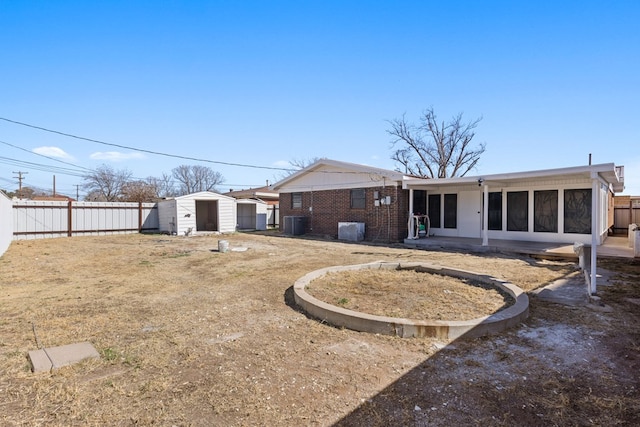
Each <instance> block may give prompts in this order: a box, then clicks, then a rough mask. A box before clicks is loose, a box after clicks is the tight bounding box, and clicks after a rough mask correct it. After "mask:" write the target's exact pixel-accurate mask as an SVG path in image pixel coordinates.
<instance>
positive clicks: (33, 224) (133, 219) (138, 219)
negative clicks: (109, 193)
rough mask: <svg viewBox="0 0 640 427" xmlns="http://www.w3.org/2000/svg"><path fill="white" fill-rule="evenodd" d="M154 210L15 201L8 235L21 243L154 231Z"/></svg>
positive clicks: (119, 205) (132, 205)
mask: <svg viewBox="0 0 640 427" xmlns="http://www.w3.org/2000/svg"><path fill="white" fill-rule="evenodd" d="M10 203H11V202H10ZM156 206H157V205H156V204H155V203H125V202H75V201H68V202H67V201H39V200H15V201H13V209H12V210H13V228H12V235H13V239H14V240H24V239H46V238H52V237H71V236H90V235H94V236H95V235H106V234H124V233H138V232H141V231H153V230H157V229H158V209H157V207H156ZM9 224H11V223H9ZM1 227H2V228H5V227H6V226H5V225H4V224H2V226H1ZM10 228H11V227H10Z"/></svg>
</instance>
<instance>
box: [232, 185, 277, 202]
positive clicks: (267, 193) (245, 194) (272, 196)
mask: <svg viewBox="0 0 640 427" xmlns="http://www.w3.org/2000/svg"><path fill="white" fill-rule="evenodd" d="M224 195H225V196H230V197H234V198H236V199H254V198H255V199H260V200H278V199H279V198H280V195H279V194H278V192H277V191H273V189H272V188H271V187H270V186H268V185H265V186H263V187H258V188H249V189H248V190H235V191H234V190H230V191H229V192H227V193H224Z"/></svg>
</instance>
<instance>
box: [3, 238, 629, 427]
mask: <svg viewBox="0 0 640 427" xmlns="http://www.w3.org/2000/svg"><path fill="white" fill-rule="evenodd" d="M224 238H225V239H226V240H228V241H229V242H230V246H231V248H237V247H246V248H248V250H247V251H246V252H229V253H225V254H221V253H218V252H217V251H215V249H216V248H217V239H218V237H215V236H214V237H192V238H182V237H168V236H158V235H155V236H154V235H127V236H102V237H82V238H80V237H79V238H60V239H51V240H38V241H18V242H14V243H13V244H12V245H11V247H10V248H9V250H8V252H7V253H6V254H5V255H3V256H2V257H1V258H0V424H2V425H7V426H20V425H24V426H40V425H42V426H44V425H46V426H69V425H82V426H92V425H116V426H128V425H178V426H199V425H202V426H210V425H228V426H240V425H296V426H297V425H331V424H333V423H336V422H340V424H343V425H358V424H367V425H390V424H395V425H398V424H406V425H412V424H415V425H425V424H430V425H451V424H452V423H458V424H462V425H464V424H469V423H474V422H476V423H483V424H492V423H493V424H499V422H495V421H494V422H491V420H492V419H493V420H506V421H505V424H507V423H508V421H510V420H513V419H524V420H529V421H535V422H533V424H536V422H537V424H547V425H553V424H558V423H562V422H564V421H566V420H567V419H569V420H571V423H574V422H573V421H576V420H577V421H576V422H575V424H588V423H589V422H588V420H592V421H593V423H594V424H611V421H613V422H614V423H618V424H620V423H623V422H626V423H628V424H632V423H633V421H634V420H635V421H638V418H637V412H636V413H635V415H634V413H633V412H631V410H630V409H629V408H631V409H638V405H637V399H638V392H637V390H638V379H637V360H638V357H637V354H634V353H633V351H634V350H633V348H634V347H633V345H630V344H629V343H633V342H635V343H637V342H640V339H638V336H637V333H638V328H637V315H634V314H632V313H633V312H631V314H630V313H627V312H624V311H623V310H626V308H625V307H627V306H622V305H621V306H620V307H621V308H619V310H620V312H621V314H620V315H618V312H614V313H613V314H607V313H600V312H592V311H590V310H588V309H586V308H584V309H578V310H572V311H568V310H567V309H566V308H564V307H556V306H553V305H549V304H545V303H541V302H538V301H535V299H534V300H533V301H532V316H531V318H530V319H529V320H528V321H527V322H526V324H525V325H521V326H520V327H519V328H515V329H513V330H511V331H509V332H507V333H505V334H502V335H500V336H498V337H491V338H485V339H479V340H472V341H464V340H463V341H458V342H455V343H440V342H436V341H434V340H432V339H400V338H395V337H386V336H377V335H371V334H365V333H358V332H354V331H349V330H341V329H336V328H332V327H329V326H327V325H324V324H321V323H319V322H317V321H316V320H313V319H309V318H307V317H306V316H304V315H303V314H301V313H300V312H298V311H296V310H295V309H294V308H293V307H292V306H291V305H290V304H291V299H290V288H291V286H292V284H293V283H294V281H295V280H296V279H298V278H299V277H301V276H303V275H304V274H306V273H308V272H309V271H313V270H316V269H319V268H323V267H327V266H334V265H347V264H361V263H366V262H373V261H379V260H396V261H397V260H401V261H418V262H428V263H431V264H440V265H444V266H450V267H454V268H459V269H465V270H470V271H477V272H479V273H484V274H489V275H492V276H496V277H498V278H501V279H504V280H507V281H511V282H512V283H514V284H515V285H517V286H519V287H521V288H523V289H525V290H531V289H535V288H537V287H540V286H543V285H544V284H547V283H550V282H551V281H553V280H555V279H557V278H560V277H562V276H564V275H566V274H568V273H569V272H571V271H573V269H574V266H573V265H572V264H571V263H563V262H545V261H539V260H534V259H529V258H522V257H514V258H512V257H508V256H476V255H470V254H458V253H449V252H426V251H418V250H409V249H405V248H402V247H384V246H373V245H354V244H345V243H338V242H324V241H316V240H306V239H290V238H282V237H279V236H276V235H257V234H233V235H229V236H225V237H224ZM634 292H635V291H633V290H631V291H628V292H626V293H625V298H630V297H632V296H634V295H635V296H636V297H637V296H638V295H637V294H636V293H634ZM625 301H627V300H626V299H622V300H621V304H622V303H623V302H624V303H625V304H627V303H626V302H625ZM616 307H617V306H616ZM617 309H618V308H617ZM634 316H635V317H634ZM549 318H550V319H553V320H552V321H548V320H546V319H549ZM625 322H626V323H625ZM623 324H624V325H626V326H625V327H624V328H622V327H619V326H618V325H623ZM34 325H35V328H36V331H37V334H38V337H39V341H40V342H41V345H43V346H57V345H65V344H70V343H74V342H80V341H89V342H91V343H92V344H93V345H94V346H95V347H96V348H97V349H98V350H99V352H100V353H101V354H102V357H101V359H99V360H91V361H85V362H83V363H80V364H77V365H74V366H71V367H66V368H62V369H59V370H57V371H54V372H51V373H44V374H33V373H32V372H31V371H30V366H29V362H28V359H27V352H28V351H29V350H33V349H36V348H37V346H38V344H37V342H36V339H35V336H34V332H33V326H34ZM585 325H588V327H587V326H585ZM545 334H546V335H545ZM633 334H636V335H633ZM618 343H620V345H619V346H617V347H616V345H617V344H618ZM447 344H448V345H447ZM587 344H588V346H587ZM445 345H446V347H444V348H443V346H445ZM573 351H575V352H578V354H580V358H579V357H574V358H571V359H570V360H568V359H567V355H569V354H573V353H572V352H573ZM617 351H619V352H620V353H616V352H617ZM583 354H584V355H586V354H588V355H589V357H588V359H589V360H588V363H584V364H583V362H582V361H581V358H582V355H583ZM624 355H626V356H624ZM563 361H566V363H564V362H563ZM569 361H570V362H571V363H569ZM585 373H590V375H586V374H585ZM507 374H508V375H507ZM591 374H592V375H591ZM550 375H553V376H555V377H557V378H558V379H559V381H560V387H561V388H558V387H556V388H557V391H558V392H559V393H561V394H562V395H563V396H570V397H571V400H570V406H569V407H566V405H569V404H567V403H562V402H563V401H562V400H561V401H560V402H561V403H560V404H561V406H562V407H563V408H564V409H563V410H559V408H558V399H556V398H554V396H556V395H555V394H553V393H546V394H545V399H544V400H542V399H537V397H538V395H539V393H540V391H541V390H544V388H542V387H541V386H540V384H541V383H542V381H543V380H544V381H547V380H548V379H549V376H550ZM602 375H604V376H607V377H608V378H612V380H611V381H608V382H606V383H605V386H606V389H603V388H601V387H600V386H599V385H597V384H596V383H597V378H599V377H600V376H602ZM523 377H526V378H527V379H526V380H523V379H522V378H523ZM569 378H579V381H574V382H571V381H569V380H568V379H569ZM471 380H473V381H471ZM589 381H593V382H594V383H593V384H590V383H589ZM591 385H593V387H592V390H593V392H592V393H591V395H590V396H592V397H591V398H590V400H585V399H578V398H576V396H584V395H585V394H586V392H585V388H584V387H585V386H591ZM505 390H512V391H513V392H511V393H508V394H507V395H505V394H504V391H505ZM498 397H500V398H498ZM527 402H535V408H532V407H530V406H527ZM599 402H600V403H601V404H602V405H601V406H602V411H603V412H602V413H601V414H598V413H597V411H595V410H593V409H592V408H591V406H588V405H600V403H599ZM633 402H635V404H634V403H633ZM444 403H446V404H447V405H446V406H443V404H444ZM621 404H622V405H623V406H624V408H621V407H620V405H621ZM523 405H524V407H525V409H522V407H523ZM634 405H635V406H634ZM415 406H420V407H421V408H422V410H421V411H417V410H415ZM432 407H437V410H434V411H432V410H431V409H430V408H432ZM605 408H606V414H605V412H604V411H605ZM580 411H583V412H584V413H585V414H587V415H585V416H584V417H583V416H582V415H579V414H580ZM556 413H561V414H560V415H555V414H556ZM537 414H541V415H540V416H538V415H537ZM492 417H495V418H492ZM518 417H520V418H518ZM572 417H580V418H576V419H573V418H572ZM634 417H635V418H634ZM340 420H341V421H340ZM401 420H407V423H402V422H400V421H401ZM474 420H475V421H474ZM427 422H428V423H427Z"/></svg>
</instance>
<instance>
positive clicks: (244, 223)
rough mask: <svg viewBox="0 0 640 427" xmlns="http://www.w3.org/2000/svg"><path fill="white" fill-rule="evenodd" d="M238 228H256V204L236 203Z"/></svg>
mask: <svg viewBox="0 0 640 427" xmlns="http://www.w3.org/2000/svg"><path fill="white" fill-rule="evenodd" d="M238 228H239V229H240V230H255V229H256V205H254V204H249V203H238Z"/></svg>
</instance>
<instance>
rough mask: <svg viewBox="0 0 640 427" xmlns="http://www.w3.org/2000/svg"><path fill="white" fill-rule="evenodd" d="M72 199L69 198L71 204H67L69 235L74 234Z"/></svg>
mask: <svg viewBox="0 0 640 427" xmlns="http://www.w3.org/2000/svg"><path fill="white" fill-rule="evenodd" d="M71 203H72V202H71V200H69V204H68V205H67V237H71V236H72V235H73V230H72V227H73V221H72V218H71V216H72V215H73V208H72V206H71Z"/></svg>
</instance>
